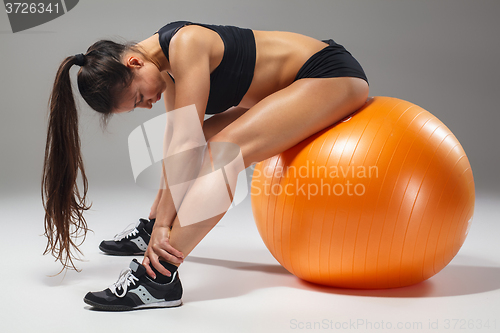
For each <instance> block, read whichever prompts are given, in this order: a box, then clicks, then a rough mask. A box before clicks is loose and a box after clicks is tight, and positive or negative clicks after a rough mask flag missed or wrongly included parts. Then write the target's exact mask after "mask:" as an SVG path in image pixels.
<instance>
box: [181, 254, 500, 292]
mask: <svg viewBox="0 0 500 333" xmlns="http://www.w3.org/2000/svg"><path fill="white" fill-rule="evenodd" d="M186 261H190V262H194V263H199V264H204V265H212V266H219V267H225V268H228V269H231V270H239V271H247V272H257V273H258V272H261V273H265V275H255V274H253V275H252V276H251V277H249V278H248V279H247V278H242V279H241V281H234V279H232V280H227V281H226V280H224V278H223V277H220V276H219V277H218V278H217V280H215V279H214V280H212V278H209V277H207V279H208V280H209V281H207V284H206V285H205V284H204V286H203V289H204V290H203V291H202V292H201V294H196V293H198V292H200V291H198V290H197V291H196V293H194V294H192V295H191V296H193V299H192V300H193V301H195V300H196V301H200V300H208V299H220V298H225V297H235V296H237V295H242V294H246V293H248V292H251V291H253V290H256V289H262V288H271V287H290V288H297V289H303V290H311V291H316V292H322V293H330V294H338V295H350V296H368V297H395V298H396V297H416V298H419V297H448V296H461V295H469V294H477V293H483V292H489V291H493V290H497V289H500V267H480V266H470V265H449V266H447V267H445V268H444V269H443V270H442V271H441V272H439V273H438V274H436V275H435V276H433V277H432V278H430V279H429V280H427V281H424V282H421V283H418V284H416V285H413V286H409V287H403V288H394V289H376V290H360V289H344V288H333V287H325V286H321V285H317V284H313V283H309V282H307V281H303V280H300V279H298V278H296V277H295V276H293V275H292V274H290V273H289V272H288V271H287V270H286V269H285V268H283V267H282V266H280V265H271V264H254V263H248V262H240V261H232V260H223V259H212V258H201V257H188V258H186ZM209 283H210V284H209ZM212 283H213V284H214V285H213V286H214V288H207V287H208V286H210V285H211V284H212ZM221 283H222V285H223V286H224V290H225V291H226V292H224V293H223V294H224V295H222V294H221V288H220V285H221ZM216 285H218V286H217V287H215V286H216ZM200 287H201V286H200ZM200 289H201V288H200ZM230 293H233V295H232V296H230V295H229V294H230ZM200 297H201V299H200Z"/></svg>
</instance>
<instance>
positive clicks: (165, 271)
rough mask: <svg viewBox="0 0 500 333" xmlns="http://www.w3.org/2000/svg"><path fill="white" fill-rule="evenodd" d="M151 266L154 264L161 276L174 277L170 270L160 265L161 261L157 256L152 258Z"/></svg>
mask: <svg viewBox="0 0 500 333" xmlns="http://www.w3.org/2000/svg"><path fill="white" fill-rule="evenodd" d="M151 264H153V267H154V268H156V270H157V271H158V272H159V273H160V274H161V275H165V276H171V275H172V273H170V271H169V270H168V269H166V268H165V267H163V265H162V264H160V261H159V260H158V258H157V257H156V256H155V257H153V258H152V260H151ZM155 278H156V277H155Z"/></svg>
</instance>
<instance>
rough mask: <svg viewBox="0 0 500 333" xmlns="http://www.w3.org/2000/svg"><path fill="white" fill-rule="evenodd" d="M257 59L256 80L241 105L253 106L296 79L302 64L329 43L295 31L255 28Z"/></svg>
mask: <svg viewBox="0 0 500 333" xmlns="http://www.w3.org/2000/svg"><path fill="white" fill-rule="evenodd" d="M254 36H255V44H256V48H257V59H256V63H255V71H254V75H253V80H252V83H251V85H250V88H249V89H248V91H247V93H246V94H245V96H244V97H243V99H242V100H241V102H240V104H239V105H238V106H240V107H243V108H250V107H252V106H254V105H255V104H257V103H258V102H259V101H261V100H262V99H264V98H265V97H267V96H269V95H271V94H272V93H274V92H276V91H278V90H281V89H283V88H285V87H287V86H289V85H290V84H292V82H293V80H294V79H295V77H296V75H297V72H298V71H299V69H300V68H301V67H302V65H303V64H304V63H305V62H306V61H307V60H308V59H309V58H310V57H311V56H312V55H313V54H315V53H316V52H318V51H320V50H322V49H323V48H325V47H326V46H327V45H326V44H325V43H323V42H321V41H319V40H317V39H314V38H311V37H307V36H303V35H300V34H296V33H292V32H282V31H256V30H254Z"/></svg>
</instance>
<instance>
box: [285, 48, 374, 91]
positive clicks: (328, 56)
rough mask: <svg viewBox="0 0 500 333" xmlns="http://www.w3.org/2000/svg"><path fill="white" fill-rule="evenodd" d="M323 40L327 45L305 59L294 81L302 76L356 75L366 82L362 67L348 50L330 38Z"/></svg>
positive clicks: (302, 77)
mask: <svg viewBox="0 0 500 333" xmlns="http://www.w3.org/2000/svg"><path fill="white" fill-rule="evenodd" d="M323 42H325V43H327V44H328V46H326V47H325V48H324V49H322V50H321V51H319V52H317V53H315V54H313V56H312V57H311V58H309V59H308V60H307V61H306V63H305V64H304V65H303V66H302V67H301V68H300V70H299V72H298V73H297V76H296V77H295V80H294V81H297V80H300V79H304V78H328V77H358V78H360V79H363V80H365V81H366V82H367V83H368V79H367V78H366V74H365V72H364V71H363V68H362V67H361V65H360V64H359V62H358V61H357V60H356V59H354V57H353V56H352V55H351V54H350V53H349V51H347V50H346V49H345V48H344V47H343V46H342V45H340V44H337V43H335V42H334V41H333V40H332V39H329V40H324V41H323Z"/></svg>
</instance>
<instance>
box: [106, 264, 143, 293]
mask: <svg viewBox="0 0 500 333" xmlns="http://www.w3.org/2000/svg"><path fill="white" fill-rule="evenodd" d="M136 281H139V279H138V278H136V277H135V275H134V274H132V270H131V269H130V268H127V269H124V270H123V271H122V272H121V273H120V277H119V278H118V281H116V282H115V283H113V284H112V285H111V286H109V290H111V292H112V293H113V294H115V295H116V296H117V297H124V296H125V295H126V294H127V289H128V286H130V285H131V284H133V285H134V286H135V282H136ZM118 289H122V290H123V292H122V293H121V294H119V293H118Z"/></svg>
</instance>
